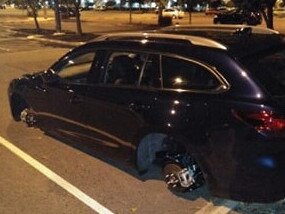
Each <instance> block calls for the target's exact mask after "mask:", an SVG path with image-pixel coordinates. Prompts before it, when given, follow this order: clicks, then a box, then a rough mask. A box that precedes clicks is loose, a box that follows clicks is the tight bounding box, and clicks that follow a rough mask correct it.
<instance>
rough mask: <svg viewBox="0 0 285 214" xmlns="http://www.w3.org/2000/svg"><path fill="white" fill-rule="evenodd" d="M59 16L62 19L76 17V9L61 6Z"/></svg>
mask: <svg viewBox="0 0 285 214" xmlns="http://www.w3.org/2000/svg"><path fill="white" fill-rule="evenodd" d="M58 10H59V14H60V15H61V17H62V18H69V17H75V13H76V12H75V8H74V7H68V6H64V5H61V6H59V8H58Z"/></svg>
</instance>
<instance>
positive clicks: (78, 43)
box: [27, 35, 85, 47]
mask: <svg viewBox="0 0 285 214" xmlns="http://www.w3.org/2000/svg"><path fill="white" fill-rule="evenodd" d="M27 39H30V40H36V41H41V42H49V43H54V44H60V45H67V46H73V47H76V46H80V45H84V44H85V42H66V41H60V40H55V39H47V38H43V37H42V36H41V35H29V36H27Z"/></svg>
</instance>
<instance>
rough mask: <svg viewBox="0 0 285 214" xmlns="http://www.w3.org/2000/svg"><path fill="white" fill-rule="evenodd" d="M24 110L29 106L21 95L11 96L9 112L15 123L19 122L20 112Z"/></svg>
mask: <svg viewBox="0 0 285 214" xmlns="http://www.w3.org/2000/svg"><path fill="white" fill-rule="evenodd" d="M26 108H30V105H29V104H28V103H27V102H26V100H25V99H24V98H23V97H22V96H21V95H19V94H13V95H12V96H11V112H12V116H13V118H14V120H15V121H20V120H21V112H22V111H23V110H24V109H26Z"/></svg>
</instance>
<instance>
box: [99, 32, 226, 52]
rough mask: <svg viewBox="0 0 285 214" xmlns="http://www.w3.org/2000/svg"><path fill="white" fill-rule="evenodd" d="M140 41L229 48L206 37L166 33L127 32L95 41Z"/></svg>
mask: <svg viewBox="0 0 285 214" xmlns="http://www.w3.org/2000/svg"><path fill="white" fill-rule="evenodd" d="M135 39H139V40H141V41H142V42H143V43H144V42H147V41H148V40H154V39H156V40H161V41H163V40H168V41H170V40H174V41H175V40H176V41H180V42H185V43H188V44H192V45H199V46H205V47H211V48H218V49H223V50H226V49H227V47H226V46H225V45H223V44H221V43H219V42H217V41H215V40H212V39H207V38H204V37H199V36H189V35H177V34H168V33H167V34H166V33H155V32H148V33H143V32H138V33H133V32H125V33H111V34H106V35H102V36H99V37H97V38H96V39H95V41H106V40H113V41H115V40H122V41H124V40H125V41H128V40H135Z"/></svg>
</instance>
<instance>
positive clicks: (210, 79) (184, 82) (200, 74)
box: [162, 56, 220, 90]
mask: <svg viewBox="0 0 285 214" xmlns="http://www.w3.org/2000/svg"><path fill="white" fill-rule="evenodd" d="M162 73H163V87H164V88H171V89H195V90H209V89H216V88H217V87H219V86H220V83H219V81H218V80H217V78H216V76H215V75H213V74H212V72H211V71H210V70H209V69H208V68H207V67H206V66H203V65H202V64H200V63H197V62H194V61H191V60H185V59H181V58H176V57H168V56H163V57H162Z"/></svg>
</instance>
